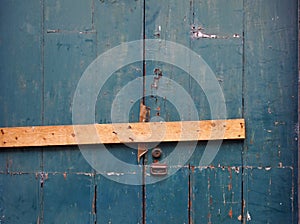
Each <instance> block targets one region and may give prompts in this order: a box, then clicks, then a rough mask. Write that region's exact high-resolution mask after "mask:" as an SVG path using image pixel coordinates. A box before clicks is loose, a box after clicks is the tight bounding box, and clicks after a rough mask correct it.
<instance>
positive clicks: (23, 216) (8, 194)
mask: <svg viewBox="0 0 300 224" xmlns="http://www.w3.org/2000/svg"><path fill="white" fill-rule="evenodd" d="M39 186H40V183H39V178H38V176H36V174H33V173H31V174H25V173H18V174H15V175H7V174H0V222H1V223H39V220H40V188H39Z"/></svg>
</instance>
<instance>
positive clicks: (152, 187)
mask: <svg viewBox="0 0 300 224" xmlns="http://www.w3.org/2000/svg"><path fill="white" fill-rule="evenodd" d="M145 3H146V6H145V10H146V11H145V17H146V18H145V35H146V38H149V39H156V40H158V41H160V43H161V49H164V48H165V46H166V45H165V40H167V41H173V42H176V43H178V44H181V45H184V46H189V42H190V35H189V31H190V30H189V29H190V19H191V14H190V2H189V1H179V0H178V1H177V0H176V1H173V0H172V1H160V2H159V3H158V2H157V1H154V0H150V1H145ZM147 54H148V53H147V51H146V57H147ZM160 72H161V74H162V79H160V80H158V81H157V82H156V80H155V79H156V78H159V77H160V74H159V73H160ZM145 75H146V78H147V81H146V94H147V97H146V98H145V99H146V101H145V103H146V106H147V107H149V108H150V121H163V120H164V121H180V120H181V119H183V120H188V118H189V115H188V111H186V114H180V112H179V111H178V109H179V108H178V107H181V105H180V104H179V105H178V104H177V105H174V102H171V101H170V100H171V99H170V98H171V97H170V98H169V96H177V99H179V102H180V97H181V100H183V101H184V100H185V98H184V97H182V96H179V95H178V89H177V87H176V86H175V85H174V86H173V83H170V81H163V78H166V79H171V80H172V81H173V82H176V83H177V84H178V85H180V87H182V89H183V90H184V91H185V92H186V93H187V94H188V93H189V89H190V80H191V78H190V76H189V74H187V73H186V72H185V71H183V70H181V69H179V68H177V67H176V66H173V65H170V64H167V63H163V62H160V61H146V74H145ZM149 80H150V81H149ZM158 90H161V92H162V93H164V94H165V95H164V96H160V95H157V92H158ZM182 103H185V102H182ZM182 116H184V118H182ZM148 147H149V152H148V164H147V172H146V174H145V175H146V179H149V180H151V179H152V178H154V179H157V180H158V182H156V183H154V184H149V185H146V198H145V200H146V205H145V209H146V211H145V213H146V214H145V215H146V222H147V223H189V167H188V165H186V166H185V167H182V168H181V169H180V170H178V171H177V172H176V173H174V174H173V175H170V176H168V178H167V179H164V180H163V181H161V180H160V179H161V178H160V177H154V176H151V174H150V171H149V169H150V165H151V163H153V162H154V159H153V158H152V156H151V150H152V148H151V147H153V144H152V146H151V144H149V145H148ZM159 147H160V148H161V149H162V151H163V157H162V158H160V159H159V160H160V161H162V160H163V159H165V158H166V157H167V156H168V155H169V154H170V153H171V152H172V151H173V150H174V148H175V147H176V143H167V144H160V145H159ZM184 150H185V149H184V148H182V151H183V152H184ZM178 156H180V155H178ZM167 165H168V173H172V172H173V171H174V170H177V169H178V167H177V166H182V165H184V164H167Z"/></svg>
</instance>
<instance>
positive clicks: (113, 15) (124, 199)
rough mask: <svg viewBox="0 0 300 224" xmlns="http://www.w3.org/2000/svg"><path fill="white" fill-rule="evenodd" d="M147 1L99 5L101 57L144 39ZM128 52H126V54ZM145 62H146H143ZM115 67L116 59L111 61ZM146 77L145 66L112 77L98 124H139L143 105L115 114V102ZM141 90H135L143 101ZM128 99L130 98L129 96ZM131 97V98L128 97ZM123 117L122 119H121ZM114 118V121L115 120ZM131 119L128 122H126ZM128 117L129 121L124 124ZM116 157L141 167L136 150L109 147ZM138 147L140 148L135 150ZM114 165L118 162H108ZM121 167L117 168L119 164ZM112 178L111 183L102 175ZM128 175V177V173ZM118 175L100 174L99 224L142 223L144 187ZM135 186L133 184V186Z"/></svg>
mask: <svg viewBox="0 0 300 224" xmlns="http://www.w3.org/2000/svg"><path fill="white" fill-rule="evenodd" d="M142 14H143V1H142V0H138V1H128V0H125V1H123V0H122V1H106V0H104V1H95V3H94V25H95V30H96V31H97V55H98V56H99V55H101V54H102V53H104V52H106V51H108V50H109V49H111V48H113V47H115V46H118V45H119V44H121V43H125V42H128V41H134V40H140V39H141V38H142V27H143V25H142V22H143V21H142V19H143V16H142ZM127 50H130V49H125V48H124V49H123V51H122V52H120V53H122V54H124V53H126V51H127ZM141 50H142V49H141ZM141 60H142V58H141ZM111 63H112V65H113V64H114V63H115V62H114V57H111ZM138 77H142V62H141V61H140V62H136V63H133V64H130V65H124V67H123V68H121V69H120V70H118V71H115V72H114V73H113V74H111V75H110V77H109V79H108V80H107V81H106V83H105V84H104V86H103V88H102V89H101V90H99V91H100V92H99V95H98V99H97V102H95V110H96V114H95V120H96V122H98V123H111V122H112V119H115V121H117V122H127V121H128V120H129V121H135V122H138V120H139V102H135V99H132V101H131V103H130V105H126V104H125V102H119V103H120V105H117V106H118V108H119V109H117V111H116V114H113V115H112V114H111V109H112V105H113V101H114V99H115V98H116V97H117V96H118V93H119V91H120V90H122V88H124V87H125V86H126V85H127V84H128V83H129V82H130V81H132V80H134V79H136V78H138ZM140 90H141V89H135V90H133V91H134V93H136V94H138V95H140V96H141V97H142V91H140ZM125 97H126V96H125ZM127 97H129V98H130V97H131V96H130V95H128V96H127ZM128 106H129V107H130V108H131V110H130V114H129V115H125V116H123V113H124V111H123V108H125V107H128ZM119 115H121V116H119ZM112 116H113V117H112ZM127 116H129V118H128V120H126V118H127ZM124 117H125V120H124ZM106 147H107V148H108V150H109V151H110V152H111V153H112V154H113V156H114V157H116V158H118V159H119V160H121V161H122V162H126V163H129V164H134V165H136V164H137V155H136V149H131V148H129V147H126V146H123V145H109V146H106ZM135 147H136V146H135ZM108 162H110V163H112V164H114V163H116V162H115V161H108ZM116 166H117V164H116ZM101 173H102V174H104V176H105V175H107V174H109V175H111V176H110V177H112V179H107V177H104V176H102V175H101ZM124 173H127V171H126V170H124ZM128 175H129V176H128V178H129V179H134V178H136V174H132V173H129V174H128ZM118 177H119V176H118V173H114V170H96V179H95V184H96V187H97V199H96V210H97V212H96V221H97V223H142V209H143V208H142V201H143V199H142V187H141V186H140V185H137V186H131V185H124V184H120V183H119V182H118ZM131 184H133V183H131Z"/></svg>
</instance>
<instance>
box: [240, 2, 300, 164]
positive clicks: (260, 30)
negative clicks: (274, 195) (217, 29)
mask: <svg viewBox="0 0 300 224" xmlns="http://www.w3.org/2000/svg"><path fill="white" fill-rule="evenodd" d="M245 63H246V64H245V113H246V122H247V124H248V136H249V138H248V140H247V143H248V151H249V153H247V161H248V163H249V164H251V165H254V164H255V165H258V166H265V165H268V166H270V165H271V166H278V164H279V163H280V162H281V163H283V165H291V164H293V163H294V161H295V151H296V137H297V134H296V130H297V127H296V124H297V80H298V75H297V74H298V72H297V71H298V70H297V1H293V0H290V1H289V4H287V3H285V2H282V1H255V2H254V3H253V2H250V1H246V5H245ZM262 89H265V91H261V90H262ZM250 151H251V153H250Z"/></svg>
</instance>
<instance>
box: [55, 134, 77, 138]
mask: <svg viewBox="0 0 300 224" xmlns="http://www.w3.org/2000/svg"><path fill="white" fill-rule="evenodd" d="M52 135H54V133H52ZM71 135H72V137H73V138H74V137H75V136H76V135H75V134H74V133H72V134H71Z"/></svg>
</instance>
